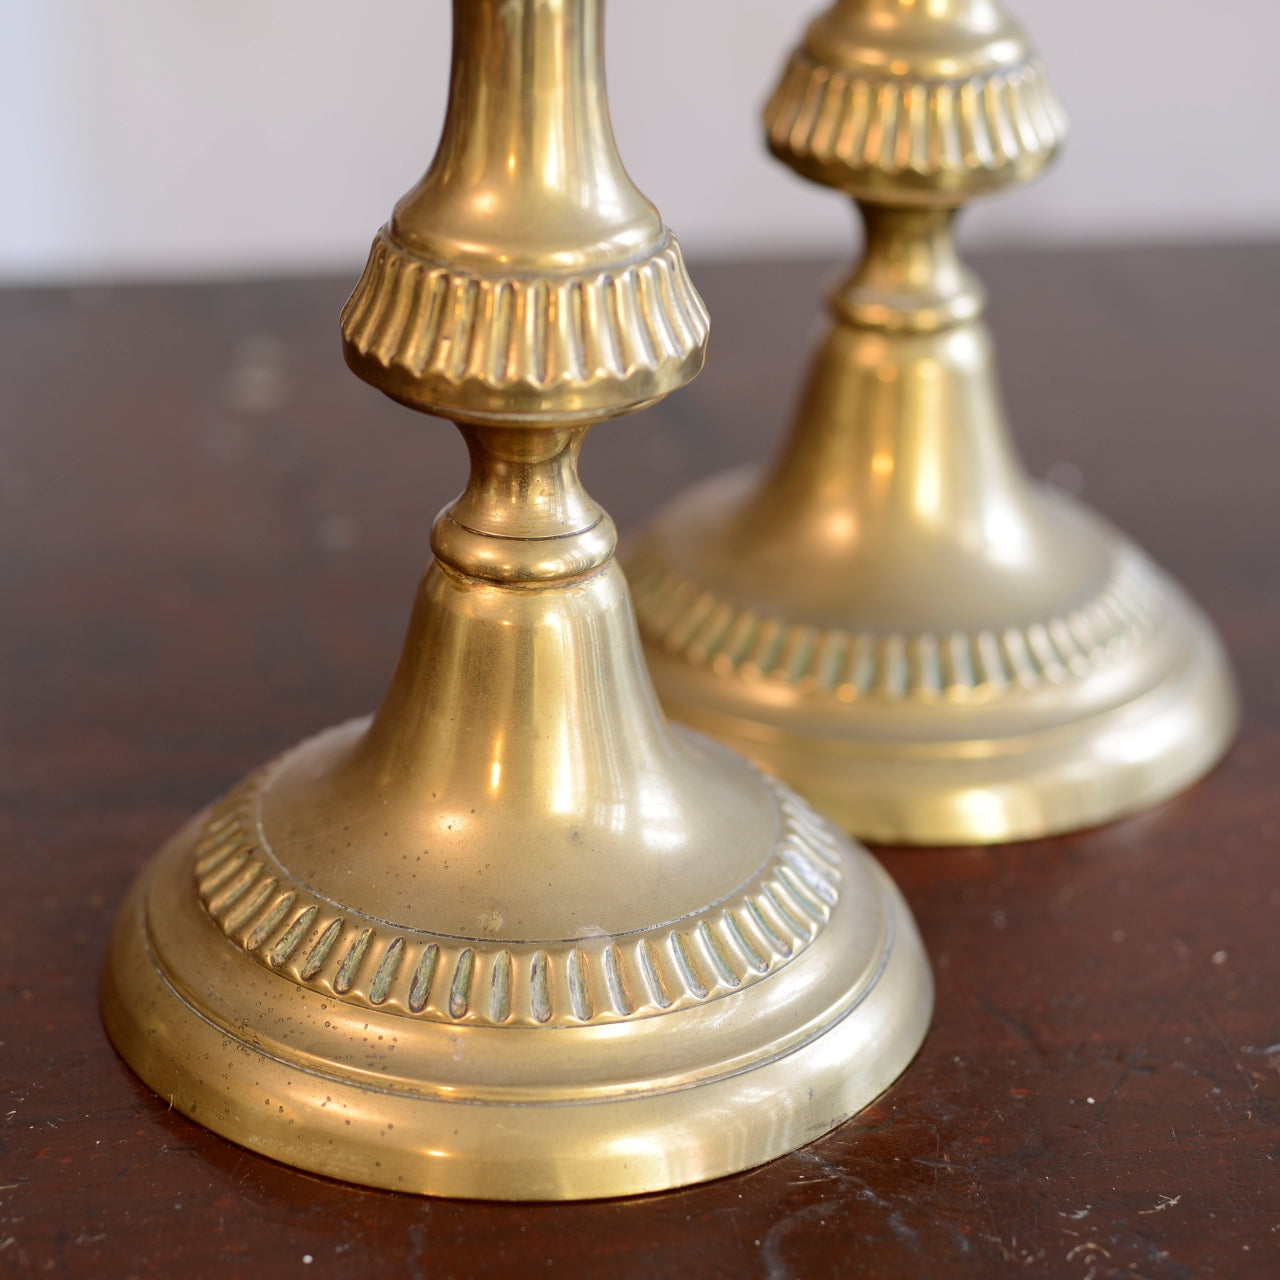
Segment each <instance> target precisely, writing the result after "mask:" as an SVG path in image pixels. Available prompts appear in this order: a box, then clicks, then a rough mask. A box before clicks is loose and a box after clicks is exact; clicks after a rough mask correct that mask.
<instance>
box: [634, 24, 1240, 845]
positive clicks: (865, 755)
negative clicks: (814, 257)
mask: <svg viewBox="0 0 1280 1280" xmlns="http://www.w3.org/2000/svg"><path fill="white" fill-rule="evenodd" d="M766 127H767V132H768V140H769V146H770V148H771V150H772V151H773V153H774V155H775V156H777V157H778V158H779V159H781V160H783V161H784V162H785V163H787V164H789V165H790V166H791V167H792V168H794V169H795V170H797V172H799V173H801V174H803V175H805V176H806V177H809V178H812V179H813V180H814V181H817V182H820V183H823V184H826V185H828V186H833V187H837V188H839V189H840V190H842V191H844V192H846V193H847V194H849V195H850V196H852V197H853V198H854V200H855V201H856V202H857V205H858V208H859V210H860V211H861V214H862V219H863V223H864V226H865V230H866V236H865V247H864V251H863V256H862V260H861V262H860V263H859V265H858V266H857V268H856V269H855V270H854V272H853V274H852V275H851V276H850V277H849V278H848V279H847V280H846V281H845V282H844V283H843V284H842V285H840V286H839V287H838V288H837V289H836V290H835V292H834V294H833V295H832V297H831V310H832V313H833V319H834V323H833V324H832V326H831V328H830V331H829V333H828V335H827V337H826V339H825V341H824V343H823V344H822V346H821V347H820V349H819V351H818V353H817V355H816V358H815V360H814V363H813V366H812V368H811V370H810V373H809V378H808V383H807V386H806V388H805V391H804V394H803V397H802V400H801V404H800V408H799V412H798V415H797V419H796V421H795V424H794V426H793V428H792V431H791V434H790V436H789V438H788V439H787V441H786V443H785V444H784V446H783V449H782V451H781V454H780V456H779V457H778V458H777V460H776V461H775V462H774V463H773V465H772V466H771V467H770V468H768V469H767V470H766V471H765V472H764V473H763V475H756V474H750V473H738V474H734V475H726V476H721V477H717V478H715V479H712V480H710V481H708V482H706V483H705V484H703V485H701V486H698V487H696V488H695V489H694V490H692V491H690V492H688V493H686V494H683V495H681V496H680V497H679V498H677V499H676V500H675V501H674V502H673V503H672V504H671V505H670V506H669V507H668V508H667V509H666V510H665V511H664V512H663V513H662V514H660V515H659V517H658V518H657V519H656V521H655V522H654V524H653V526H652V528H651V529H650V531H649V532H648V533H647V534H646V535H645V536H643V537H642V538H641V539H639V540H638V542H637V543H636V545H635V546H634V547H633V548H632V549H631V550H630V552H629V555H628V557H627V570H628V573H629V575H630V577H631V581H632V586H633V590H634V593H635V600H636V608H637V612H638V614H639V619H640V628H641V634H642V636H643V638H644V643H645V648H646V653H647V656H648V658H649V663H650V668H651V670H652V673H653V676H654V680H655V683H656V685H657V688H658V692H659V695H660V697H661V698H662V700H663V703H664V705H665V707H666V708H667V710H668V711H669V712H670V713H671V714H672V715H673V716H674V717H676V718H677V719H680V720H683V721H685V722H686V723H688V724H690V725H692V726H694V727H696V728H698V729H700V730H702V731H704V732H707V733H710V734H712V735H713V736H715V737H717V738H719V739H720V740H721V741H723V742H725V743H727V744H729V745H731V746H733V747H734V748H736V749H737V750H739V751H742V752H743V753H745V754H746V755H748V756H750V757H751V758H752V759H754V760H755V761H756V762H757V763H758V764H760V765H761V766H762V767H764V768H765V769H767V770H768V771H769V772H771V773H773V774H776V775H777V776H778V777H780V778H783V779H785V780H786V781H787V782H789V783H791V785H793V786H794V787H795V788H796V789H797V790H799V791H800V792H801V793H802V794H804V795H805V796H807V797H808V798H809V799H810V800H811V801H813V802H814V803H815V804H817V805H818V806H819V807H820V808H821V809H822V810H823V811H824V812H826V813H827V814H828V815H830V816H831V817H833V818H834V819H836V820H837V821H839V822H840V823H841V824H843V825H844V826H846V827H847V828H848V829H850V830H851V831H853V832H855V833H857V834H859V835H862V836H867V837H871V838H874V839H877V840H884V841H893V842H904V843H947V844H950V843H983V842H990V841H997V840H1012V839H1019V838H1023V837H1031V836H1039V835H1044V834H1046V833H1049V832H1054V831H1062V830H1066V829H1069V828H1074V827H1082V826H1087V825H1090V824H1093V823H1098V822H1102V821H1104V820H1106V819H1109V818H1113V817H1116V816H1117V815H1119V814H1122V813H1125V812H1128V811H1130V810H1133V809H1136V808H1139V807H1141V806H1143V805H1146V804H1150V803H1153V802H1155V801H1157V800H1159V799H1162V798H1163V797H1165V796H1168V795H1170V794H1172V793H1173V792H1175V791H1177V790H1178V789H1179V788H1181V787H1183V786H1185V785H1186V784H1188V783H1189V782H1191V781H1192V780H1193V779H1195V778H1197V777H1198V776H1199V775H1200V774H1202V773H1203V772H1205V771H1206V770H1207V769H1208V768H1209V767H1210V766H1211V765H1212V764H1213V763H1214V762H1215V761H1216V760H1217V759H1218V757H1219V756H1220V754H1221V753H1222V752H1223V750H1224V749H1225V747H1226V745H1227V742H1228V741H1229V739H1230V737H1231V735H1232V732H1233V730H1234V726H1235V720H1236V704H1235V695H1234V692H1233V689H1232V684H1231V678H1230V674H1229V672H1228V669H1227V666H1226V663H1225V660H1224V658H1223V656H1222V653H1221V651H1220V649H1219V646H1218V643H1217V641H1216V639H1215V637H1214V635H1213V632H1212V629H1211V628H1210V626H1209V624H1208V623H1207V621H1206V620H1205V619H1204V618H1203V617H1202V615H1201V614H1200V613H1199V612H1198V611H1197V610H1196V609H1195V607H1194V606H1193V605H1192V604H1191V603H1190V602H1189V601H1188V600H1187V599H1186V598H1185V597H1184V596H1183V595H1182V593H1181V592H1180V591H1179V590H1178V588H1177V587H1176V586H1175V585H1174V584H1173V583H1172V582H1171V581H1170V580H1169V579H1168V578H1167V577H1166V576H1165V575H1164V574H1162V573H1161V572H1160V570H1159V569H1157V568H1156V567H1155V566H1154V565H1153V564H1151V562H1150V561H1149V560H1148V559H1147V558H1146V557H1145V556H1144V555H1143V554H1142V552H1141V551H1139V550H1138V549H1137V548H1136V547H1134V546H1133V545H1132V544H1131V543H1130V542H1128V541H1127V540H1126V539H1125V538H1124V537H1123V536H1122V535H1121V534H1119V533H1117V532H1116V531H1115V530H1114V529H1112V528H1111V527H1110V526H1108V525H1107V524H1105V523H1104V522H1103V521H1101V520H1100V519H1098V518H1097V517H1096V516H1094V515H1092V514H1091V513H1090V512H1088V511H1086V510H1084V509H1082V508H1081V507H1080V506H1078V505H1076V504H1075V503H1073V502H1071V501H1069V500H1068V499H1067V498H1065V497H1064V496H1062V495H1059V494H1056V493H1054V492H1052V491H1050V490H1048V489H1046V488H1043V487H1041V486H1039V485H1035V484H1032V483H1031V482H1029V480H1028V479H1027V477H1026V476H1025V475H1024V473H1023V472H1022V469H1021V467H1020V466H1019V463H1018V460H1017V458H1016V457H1015V455H1014V452H1013V449H1012V447H1011V444H1010V441H1009V439H1008V435H1007V430H1006V426H1005V422H1004V418H1003V413H1002V410H1001V406H1000V400H999V394H998V391H997V389H996V380H995V372H994V367H993V362H992V351H991V340H990V336H989V334H988V331H987V328H986V326H985V325H984V324H983V322H982V319H981V316H982V310H983V294H982V289H981V286H980V285H979V284H978V282H977V280H976V279H975V278H974V277H973V276H972V275H971V274H970V273H969V271H968V270H967V269H966V268H965V266H964V265H963V263H962V262H961V261H960V260H959V258H958V257H957V254H956V251H955V246H954V242H953V240H952V220H953V218H954V215H955V212H956V210H957V208H958V206H959V205H960V204H961V203H962V202H963V201H965V200H967V199H968V198H970V197H972V196H976V195H980V194H983V193H986V192H990V191H996V190H998V189H1000V188H1002V187H1005V186H1008V185H1010V184H1012V183H1016V182H1020V181H1023V180H1025V179H1027V178H1029V177H1031V176H1033V175H1034V174H1035V173H1037V172H1038V171H1039V170H1040V169H1041V168H1042V167H1043V166H1044V165H1045V164H1046V163H1047V162H1048V161H1049V159H1050V158H1051V157H1052V156H1053V154H1054V152H1055V150H1056V148H1057V147H1058V145H1059V142H1060V141H1061V138H1062V136H1063V133H1064V130H1065V127H1066V121H1065V117H1064V115H1063V113H1062V110H1061V108H1060V107H1059V105H1058V103H1057V100H1056V99H1055V97H1054V95H1053V93H1052V91H1051V90H1050V88H1049V86H1048V83H1047V81H1046V79H1045V75H1044V70H1043V67H1042V65H1041V64H1040V62H1039V61H1038V59H1037V58H1036V57H1035V55H1034V54H1033V52H1032V51H1031V49H1030V47H1029V45H1028V44H1027V41H1026V39H1025V37H1024V36H1023V34H1022V32H1021V30H1020V29H1019V28H1018V27H1017V26H1016V25H1015V24H1014V23H1013V22H1012V21H1011V20H1010V19H1009V18H1008V16H1007V15H1006V14H1005V13H1004V12H1003V10H1002V9H1001V8H1000V6H999V5H997V4H995V3H993V2H992V0H936V2H935V0H931V2H930V3H929V4H919V3H915V2H914V0H840V2H839V3H837V4H835V5H834V6H833V7H832V8H831V9H829V10H828V11H827V12H826V13H824V14H823V15H822V16H820V17H819V18H818V19H817V20H816V21H815V22H814V23H813V24H812V25H811V26H810V27H809V29H808V32H807V33H806V35H805V37H804V40H803V42H802V44H801V46H800V48H799V49H798V50H797V51H796V52H795V54H794V55H793V56H792V58H791V61H790V63H789V65H788V67H787V69H786V72H785V73H784V75H783V78H782V81H781V83H780V85H779V86H778V88H777V90H776V92H775V93H774V96H773V98H772V100H771V101H770V103H769V106H768V108H767V111H766ZM1046 305H1049V303H1048V301H1046ZM1080 376H1085V371H1081V374H1080Z"/></svg>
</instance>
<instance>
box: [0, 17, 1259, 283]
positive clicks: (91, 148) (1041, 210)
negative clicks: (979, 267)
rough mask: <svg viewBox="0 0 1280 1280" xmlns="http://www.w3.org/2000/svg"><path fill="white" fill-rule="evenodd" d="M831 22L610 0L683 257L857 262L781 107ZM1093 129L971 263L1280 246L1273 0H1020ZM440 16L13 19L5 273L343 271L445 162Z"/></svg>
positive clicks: (643, 147)
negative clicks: (764, 135)
mask: <svg viewBox="0 0 1280 1280" xmlns="http://www.w3.org/2000/svg"><path fill="white" fill-rule="evenodd" d="M818 3H819V0H805V3H798V2H797V0H612V3H611V5H610V11H609V45H610V62H609V76H610V88H611V99H612V103H613V113H614V123H615V129H616V132H617V135H618V140H619V144H620V146H621V148H622V154H623V157H624V159H625V160H626V162H627V165H628V168H629V169H630V170H631V172H632V174H633V176H634V177H635V179H636V181H637V182H638V184H639V185H640V187H641V188H642V189H643V190H644V191H645V192H646V193H647V194H648V195H649V196H650V197H651V198H653V199H654V200H655V201H656V202H657V204H658V205H659V207H660V208H661V209H662V211H663V213H664V215H665V216H666V219H667V221H668V222H669V223H670V224H671V225H672V226H673V227H674V228H675V229H676V231H677V233H678V234H679V235H680V236H681V239H682V240H683V242H684V244H685V247H686V250H687V251H688V252H689V254H690V256H695V257H699V258H702V259H704V260H705V259H707V258H712V257H724V256H729V255H739V254H747V253H750V254H784V253H786V254H789V253H804V252H815V251H832V250H835V251H839V250H840V249H841V248H843V247H844V246H845V245H846V244H847V243H848V239H849V235H850V232H849V224H850V218H849V213H848V210H847V208H846V204H845V202H844V201H843V200H842V198H840V197H839V196H836V195H834V194H831V193H828V192H824V191H822V190H820V189H818V188H816V187H812V186H809V185H808V184H805V183H802V182H801V181H800V180H799V179H796V178H794V177H792V176H791V175H790V174H789V172H788V171H787V170H785V169H783V168H782V167H781V166H779V165H778V164H776V163H775V162H773V161H771V160H769V159H768V158H767V157H766V155H765V153H764V150H763V147H762V144H761V131H760V125H759V113H760V106H761V103H762V101H763V99H764V98H765V97H766V96H767V94H768V91H769V89H770V88H771V87H772V84H773V82H774V80H775V78H776V76H777V74H778V71H779V69H780V67H781V64H782V60H783V58H784V56H785V54H786V52H787V50H788V49H789V48H790V46H791V45H792V44H793V42H794V41H795V39H796V37H797V36H798V34H799V32H800V30H801V29H802V27H803V24H804V22H805V21H806V19H807V17H808V16H810V15H811V14H812V13H813V12H814V11H815V10H816V8H817V7H818ZM1010 3H1011V5H1012V7H1013V8H1014V10H1015V12H1016V13H1017V15H1018V16H1019V17H1020V18H1021V20H1022V21H1023V22H1024V23H1025V24H1026V25H1027V26H1028V27H1029V29H1030V30H1031V32H1032V35H1033V38H1034V39H1035V41H1036V43H1037V44H1038V46H1039V48H1040V50H1041V52H1042V53H1043V54H1044V55H1045V57H1046V59H1047V60H1048V62H1049V67H1050V71H1051V73H1052V74H1053V76H1054V79H1055V83H1056V85H1057V87H1058V90H1059V93H1060V95H1061V96H1062V98H1063V99H1064V101H1065V102H1066V105H1067V108H1068V110H1069V112H1070V113H1071V116H1072V120H1073V133H1072V138H1071V141H1070V143H1069V145H1068V148H1067V150H1066V152H1065V153H1064V155H1063V157H1062V158H1061V159H1060V161H1059V163H1058V165H1057V166H1056V168H1055V169H1054V171H1053V172H1052V173H1051V174H1050V176H1048V177H1047V178H1045V179H1042V180H1041V181H1040V182H1039V183H1037V184H1035V185H1034V186H1032V187H1031V188H1029V189H1027V190H1025V191H1022V192H1019V193H1016V194H1013V195H1007V196H1004V197H1002V198H1000V199H997V200H992V201H988V202H985V203H984V204H983V205H982V206H981V207H980V208H978V209H977V210H975V212H974V213H973V214H972V215H970V218H969V221H968V223H967V235H968V240H969V242H970V243H973V242H975V241H977V242H982V243H988V244H989V243H992V242H1009V241H1014V240H1016V241H1019V242H1024V243H1025V242H1036V243H1067V242H1079V241H1087V240H1107V241H1133V240H1147V239H1166V240H1167V239H1190V238H1205V237H1213V238H1227V237H1244V236H1274V235H1277V234H1280V141H1278V138H1280V95H1278V94H1277V84H1276V82H1277V78H1278V76H1277V65H1278V64H1277V54H1278V53H1280V3H1277V0H1217V2H1216V3H1215V4H1212V5H1204V4H1192V3H1191V0H1010ZM448 23H449V5H448V4H447V3H446V0H362V2H357V0H0V183H2V184H3V185H2V186H0V279H4V280H10V281H13V280H65V279H85V278H96V279H120V278H137V277H156V276H186V277H193V276H195V277H199V276H217V275H228V274H247V273H284V272H292V271H299V270H313V269H326V268H339V269H346V270H353V269H356V268H358V266H359V264H360V263H361V262H362V261H363V258H364V254H365V250H366V248H367V246H368V243H369V239H370V237H371V235H372V233H373V231H374V230H375V228H376V227H377V226H378V225H379V224H380V223H381V222H382V221H383V219H384V218H385V217H386V215H387V214H388V212H389V211H390V208H391V204H392V202H393V201H394V199H395V198H396V197H397V196H398V195H400V193H401V192H402V191H404V190H405V189H406V188H407V187H408V186H409V185H410V184H411V183H412V182H413V181H414V180H415V179H416V177H417V176H418V174H419V173H420V172H421V171H422V170H423V169H424V168H425V167H426V163H427V161H428V160H429V159H430V154H431V151H432V150H433V148H434V144H435V140H436V136H437V132H438V129H439V124H440V119H441V115H442V111H443V104H444V92H445V76H446V73H447V65H448V49H449V36H448Z"/></svg>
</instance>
